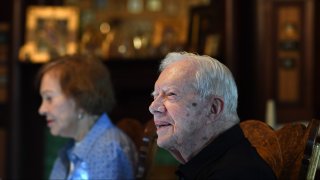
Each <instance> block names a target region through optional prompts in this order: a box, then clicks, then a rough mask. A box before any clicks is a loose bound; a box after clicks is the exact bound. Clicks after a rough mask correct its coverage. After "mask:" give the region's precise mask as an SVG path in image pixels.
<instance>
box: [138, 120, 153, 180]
mask: <svg viewBox="0 0 320 180" xmlns="http://www.w3.org/2000/svg"><path fill="white" fill-rule="evenodd" d="M156 140H157V131H156V126H155V124H154V122H153V119H151V120H149V121H148V122H147V123H146V124H145V127H144V132H143V136H142V144H141V146H140V148H139V159H138V168H137V173H136V179H147V177H148V175H149V171H150V169H151V168H152V167H151V166H152V161H153V159H154V157H155V153H156V150H157V143H156Z"/></svg>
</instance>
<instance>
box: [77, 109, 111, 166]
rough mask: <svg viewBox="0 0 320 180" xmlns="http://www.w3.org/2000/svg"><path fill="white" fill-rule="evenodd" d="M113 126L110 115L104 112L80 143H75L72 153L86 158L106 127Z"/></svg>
mask: <svg viewBox="0 0 320 180" xmlns="http://www.w3.org/2000/svg"><path fill="white" fill-rule="evenodd" d="M111 127H114V124H113V123H112V122H111V120H110V118H109V116H108V115H107V114H106V113H103V114H102V115H101V116H100V117H99V119H98V120H97V121H96V123H95V124H94V125H93V126H92V128H91V129H90V130H89V132H88V133H87V134H86V135H85V137H84V138H83V139H82V140H81V141H80V142H79V144H77V145H76V146H75V144H74V145H73V149H72V150H71V151H72V153H73V154H74V155H76V156H77V157H78V158H79V159H81V160H83V159H85V158H86V155H87V154H88V152H89V151H90V149H91V148H92V145H93V144H94V142H95V141H96V140H97V139H98V137H100V136H101V134H102V133H104V131H105V130H106V129H109V128H111Z"/></svg>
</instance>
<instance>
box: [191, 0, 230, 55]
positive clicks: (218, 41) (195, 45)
mask: <svg viewBox="0 0 320 180" xmlns="http://www.w3.org/2000/svg"><path fill="white" fill-rule="evenodd" d="M189 14H190V17H189V31H188V43H187V48H188V50H189V51H191V52H196V53H198V54H205V55H209V56H212V57H214V58H221V57H224V43H223V42H224V37H225V34H224V33H225V22H224V20H225V16H224V14H225V12H224V4H223V1H221V2H217V3H216V4H215V5H213V4H210V5H204V6H203V5H201V6H195V7H193V8H191V9H190V13H189Z"/></svg>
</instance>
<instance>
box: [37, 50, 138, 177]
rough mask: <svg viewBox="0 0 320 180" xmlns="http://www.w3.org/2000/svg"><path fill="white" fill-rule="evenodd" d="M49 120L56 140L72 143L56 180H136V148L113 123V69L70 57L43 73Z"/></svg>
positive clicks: (65, 150)
mask: <svg viewBox="0 0 320 180" xmlns="http://www.w3.org/2000/svg"><path fill="white" fill-rule="evenodd" d="M38 81H39V83H40V95H41V97H42V103H41V106H40V107H39V113H40V115H43V116H45V118H46V121H47V125H48V127H49V128H50V132H51V134H52V135H54V136H61V137H66V138H71V141H70V142H69V143H67V144H66V146H65V147H64V148H62V149H61V151H60V153H59V156H58V158H57V159H56V161H55V164H54V166H53V169H52V171H51V175H50V179H132V178H134V168H133V167H134V163H135V159H136V156H137V155H136V151H135V147H134V144H133V143H132V141H131V140H130V139H129V137H127V136H126V135H125V134H124V133H123V132H122V131H120V130H119V129H118V128H117V127H116V126H115V125H114V124H113V123H112V122H111V120H110V118H109V117H108V115H107V113H108V112H110V110H111V109H112V107H113V106H114V104H115V98H114V94H113V87H112V84H111V80H110V75H109V72H108V69H107V68H106V66H105V65H104V64H102V63H101V62H100V61H99V60H97V59H94V58H92V57H89V56H80V55H74V56H65V57H61V58H58V59H56V60H54V61H51V62H49V63H48V64H45V65H44V66H43V67H42V68H41V69H40V71H39V73H38Z"/></svg>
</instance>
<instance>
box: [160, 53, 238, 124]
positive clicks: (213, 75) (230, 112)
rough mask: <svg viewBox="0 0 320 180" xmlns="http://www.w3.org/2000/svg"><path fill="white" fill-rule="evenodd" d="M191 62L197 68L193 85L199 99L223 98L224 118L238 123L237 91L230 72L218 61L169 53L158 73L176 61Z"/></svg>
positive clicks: (210, 58)
mask: <svg viewBox="0 0 320 180" xmlns="http://www.w3.org/2000/svg"><path fill="white" fill-rule="evenodd" d="M183 60H187V61H191V62H192V63H194V65H195V66H196V67H197V68H196V71H195V81H194V83H193V85H194V87H195V89H196V90H197V91H198V93H199V95H200V97H201V98H203V99H205V98H207V97H210V96H213V95H216V96H219V97H221V98H223V101H224V106H225V109H224V113H223V115H224V117H225V118H228V119H230V120H234V121H237V122H238V121H239V117H238V114H237V105H238V90H237V86H236V83H235V80H234V78H233V75H232V73H231V71H230V70H229V69H228V68H227V67H226V66H225V65H224V64H222V63H221V62H219V61H218V60H216V59H214V58H212V57H210V56H207V55H197V54H193V53H188V52H171V53H169V54H167V56H166V57H165V58H164V59H163V60H162V62H161V64H160V68H159V69H160V71H161V72H162V71H163V70H164V69H165V68H166V67H167V66H169V65H170V64H172V63H175V62H177V61H183Z"/></svg>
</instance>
